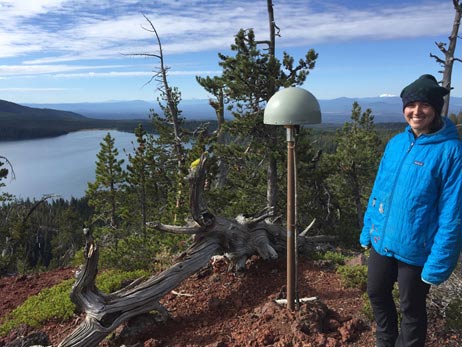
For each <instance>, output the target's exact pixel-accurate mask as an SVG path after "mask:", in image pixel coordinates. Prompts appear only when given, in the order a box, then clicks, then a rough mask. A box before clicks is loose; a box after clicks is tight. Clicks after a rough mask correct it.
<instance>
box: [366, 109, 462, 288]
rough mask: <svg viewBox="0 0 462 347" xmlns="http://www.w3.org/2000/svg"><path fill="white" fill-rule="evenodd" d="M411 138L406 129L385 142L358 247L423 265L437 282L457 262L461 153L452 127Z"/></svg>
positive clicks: (461, 231) (425, 272)
mask: <svg viewBox="0 0 462 347" xmlns="http://www.w3.org/2000/svg"><path fill="white" fill-rule="evenodd" d="M443 123H444V125H443V127H442V128H441V129H440V130H438V131H437V132H435V133H432V134H424V135H421V136H419V137H417V138H415V137H414V135H413V133H412V130H411V128H410V127H409V126H407V127H406V130H405V131H404V132H402V133H400V134H398V135H396V136H395V137H393V138H392V139H391V140H390V142H389V143H388V145H387V147H386V149H385V153H384V155H383V158H382V161H381V163H380V166H379V170H378V172H377V176H376V179H375V183H374V187H373V189H372V193H371V196H370V198H369V204H368V207H367V210H366V213H365V215H364V228H363V230H362V232H361V236H360V243H361V245H363V246H370V245H372V247H374V249H375V250H376V251H377V253H379V254H381V255H385V256H390V257H395V258H396V259H398V260H400V261H402V262H404V263H407V264H410V265H417V266H423V271H422V280H423V281H425V282H427V283H430V284H440V283H442V282H444V281H445V280H447V279H448V278H449V276H450V275H451V273H452V271H453V270H454V267H455V266H456V264H457V260H458V257H459V253H460V251H461V243H462V229H461V213H462V212H461V211H462V149H461V142H460V140H459V136H458V133H457V129H456V127H455V126H454V124H453V123H452V122H451V121H450V120H448V119H446V118H443Z"/></svg>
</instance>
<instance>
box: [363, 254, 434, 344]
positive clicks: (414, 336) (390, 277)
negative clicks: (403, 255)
mask: <svg viewBox="0 0 462 347" xmlns="http://www.w3.org/2000/svg"><path fill="white" fill-rule="evenodd" d="M421 272H422V267H419V266H413V265H408V264H405V263H403V262H401V261H399V260H396V259H395V258H391V257H385V256H381V255H379V254H378V253H377V252H376V251H375V250H374V249H373V248H371V254H370V257H369V261H368V272H367V294H368V295H369V299H370V301H371V306H372V310H373V312H374V317H375V321H376V323H377V333H376V337H377V347H424V346H425V337H426V335H427V307H426V299H427V294H428V291H429V289H430V285H428V284H426V283H425V282H422V280H421V278H420V275H421ZM396 281H398V287H399V305H400V310H401V329H400V331H399V332H398V314H397V312H396V306H395V303H394V301H393V296H392V291H393V286H394V283H395V282H396Z"/></svg>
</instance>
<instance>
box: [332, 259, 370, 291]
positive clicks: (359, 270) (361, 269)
mask: <svg viewBox="0 0 462 347" xmlns="http://www.w3.org/2000/svg"><path fill="white" fill-rule="evenodd" d="M337 273H338V274H340V276H341V278H342V283H343V285H344V286H345V287H348V288H358V289H361V290H362V291H365V290H366V284H367V266H365V265H340V266H339V267H338V268H337Z"/></svg>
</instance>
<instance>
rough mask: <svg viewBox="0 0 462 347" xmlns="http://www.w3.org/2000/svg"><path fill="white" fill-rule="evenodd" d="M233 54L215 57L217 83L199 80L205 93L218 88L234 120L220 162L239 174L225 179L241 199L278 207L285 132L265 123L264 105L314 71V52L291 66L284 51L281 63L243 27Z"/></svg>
mask: <svg viewBox="0 0 462 347" xmlns="http://www.w3.org/2000/svg"><path fill="white" fill-rule="evenodd" d="M273 29H274V28H273ZM260 44H269V46H270V49H269V51H266V50H262V49H260V47H259V45H260ZM231 50H232V51H233V52H234V53H235V55H234V56H227V55H224V54H221V53H219V59H220V62H219V65H220V66H221V67H222V68H223V72H222V76H221V77H220V79H219V80H215V82H216V83H215V84H211V83H210V81H207V80H206V79H198V81H199V82H200V83H201V82H202V83H201V84H202V85H203V86H204V87H205V88H206V89H207V88H208V89H210V88H211V87H217V86H220V85H222V88H221V87H220V88H218V89H216V91H218V92H219V93H223V95H224V97H223V99H224V100H225V102H226V105H227V108H228V110H230V111H231V112H232V114H233V116H234V120H233V121H232V122H228V124H226V129H227V132H228V134H229V136H230V138H231V139H232V146H227V148H225V149H222V151H223V152H222V153H218V154H219V158H227V159H228V166H229V169H230V170H231V169H232V168H233V167H234V168H235V169H237V170H238V171H235V172H234V173H232V172H231V171H230V170H229V173H228V178H229V179H231V178H233V179H234V180H233V182H229V185H231V186H234V187H241V186H244V185H245V188H244V191H242V192H241V193H240V194H241V196H240V198H241V199H243V200H251V201H252V204H257V205H259V206H260V207H261V206H262V205H264V203H265V200H266V205H267V206H268V207H276V204H277V201H278V199H277V191H278V189H277V185H278V177H279V178H280V176H279V175H278V174H277V169H278V166H279V165H278V160H279V159H280V158H282V157H283V153H282V152H283V150H284V147H283V146H278V144H277V143H278V139H280V138H283V129H282V128H281V127H274V126H268V125H264V124H263V111H264V107H265V104H266V102H267V101H268V100H269V99H270V98H271V96H272V95H273V94H274V93H275V92H276V91H277V90H279V89H280V88H281V87H289V86H295V85H301V84H302V83H303V82H304V81H305V80H306V77H307V75H308V73H309V70H311V69H313V68H314V65H315V61H316V59H317V54H316V53H315V51H314V50H309V51H308V52H307V54H306V56H305V58H304V59H300V60H299V62H298V65H297V66H294V59H293V58H292V57H291V56H289V55H288V54H287V53H284V55H283V60H282V63H281V62H280V61H279V60H278V59H277V58H276V57H275V56H274V42H271V43H268V42H266V41H257V40H256V38H255V34H254V31H253V30H252V29H249V30H244V29H241V30H240V31H239V32H238V34H237V35H236V37H235V43H234V44H233V45H232V46H231ZM214 95H215V96H217V101H220V100H221V98H220V97H218V96H220V94H218V93H216V94H214ZM215 154H217V153H215ZM262 160H263V161H262ZM240 163H242V165H240ZM262 164H266V165H262ZM231 189H235V188H231ZM245 190H247V192H246V191H245Z"/></svg>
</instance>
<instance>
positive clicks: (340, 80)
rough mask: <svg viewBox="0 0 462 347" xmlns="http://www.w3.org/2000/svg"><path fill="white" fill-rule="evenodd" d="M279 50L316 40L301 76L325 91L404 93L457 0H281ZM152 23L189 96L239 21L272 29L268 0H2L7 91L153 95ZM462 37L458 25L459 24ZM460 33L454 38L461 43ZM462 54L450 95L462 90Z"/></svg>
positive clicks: (39, 98)
mask: <svg viewBox="0 0 462 347" xmlns="http://www.w3.org/2000/svg"><path fill="white" fill-rule="evenodd" d="M273 4H274V14H275V20H276V24H277V26H278V27H279V28H280V35H281V36H280V37H278V38H277V42H276V45H277V54H278V56H279V57H281V56H282V51H287V52H288V53H289V54H291V55H292V56H294V58H296V59H298V58H302V57H303V56H304V54H305V53H306V51H307V50H308V49H310V48H314V49H315V50H316V51H317V52H318V53H319V58H318V60H317V63H316V67H315V69H314V70H313V71H312V72H311V73H310V75H309V76H308V79H307V82H306V83H305V85H304V86H303V87H304V88H306V89H308V90H309V91H310V92H312V93H313V94H314V95H315V96H316V97H317V98H319V99H332V98H337V97H343V96H346V97H373V96H380V95H399V93H400V91H401V89H402V88H403V87H404V86H405V85H407V84H408V83H410V82H412V81H413V80H415V79H416V78H417V77H419V76H420V75H422V74H425V73H431V74H433V75H435V76H436V77H437V78H438V79H440V78H441V74H439V73H438V71H439V70H440V66H439V65H438V64H437V63H436V62H435V60H434V59H432V58H430V57H429V54H430V53H433V54H437V55H439V56H441V57H442V53H441V52H440V51H439V50H438V48H437V47H436V45H435V41H436V42H448V38H447V37H448V36H449V34H450V32H451V30H452V23H453V20H454V14H455V11H454V8H453V4H452V0H428V1H425V0H424V1H416V0H412V1H411V0H399V1H398V0H388V1H379V0H353V1H343V0H342V1H340V0H339V1H336V0H273ZM143 14H145V15H146V16H147V17H148V18H149V19H150V20H151V21H152V23H153V24H154V26H155V27H156V29H157V31H158V33H159V35H160V38H161V41H162V45H163V51H164V56H165V61H166V64H167V65H168V66H169V67H170V71H169V81H170V85H172V86H176V87H178V88H179V90H180V91H181V93H182V98H183V99H194V98H200V99H202V98H207V97H208V95H207V93H206V92H205V91H204V90H203V89H202V88H201V87H200V86H199V85H198V84H197V83H196V80H195V76H197V75H199V76H202V77H205V76H213V75H217V74H219V73H220V67H219V65H218V62H219V60H218V55H217V54H218V52H221V53H225V54H229V53H230V51H229V47H230V45H231V44H232V43H233V41H234V35H235V34H236V33H237V32H238V30H239V29H240V28H253V29H254V30H255V32H256V36H257V39H259V40H266V39H268V17H267V8H266V0H255V1H248V0H228V1H223V0H139V1H137V0H31V1H23V0H0V99H4V100H9V101H13V102H17V103H60V102H98V101H109V100H134V99H140V100H151V101H152V100H156V98H157V96H158V93H157V91H156V88H157V85H156V84H155V83H150V84H147V85H146V83H147V82H148V81H149V80H150V78H151V76H152V74H153V71H156V69H157V67H158V61H157V60H155V59H149V58H145V57H134V56H132V55H130V54H131V53H150V54H152V53H154V54H156V53H158V49H157V45H156V41H155V37H154V36H153V35H152V33H150V32H148V31H146V30H143V27H145V28H147V27H148V23H147V22H146V20H145V19H144V17H143ZM459 35H460V33H459ZM461 46H462V42H459V43H458V49H457V52H458V53H459V57H460V52H461V49H460V47H461ZM461 77H462V73H461V64H460V63H456V64H455V68H454V71H453V80H452V84H453V87H454V90H453V91H452V94H451V95H453V96H462V90H461V87H462V81H461Z"/></svg>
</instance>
